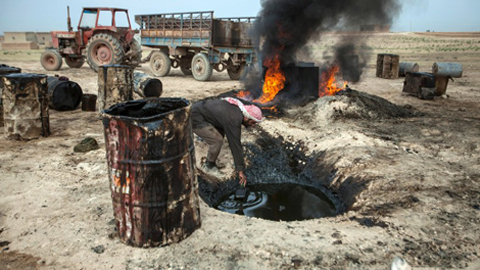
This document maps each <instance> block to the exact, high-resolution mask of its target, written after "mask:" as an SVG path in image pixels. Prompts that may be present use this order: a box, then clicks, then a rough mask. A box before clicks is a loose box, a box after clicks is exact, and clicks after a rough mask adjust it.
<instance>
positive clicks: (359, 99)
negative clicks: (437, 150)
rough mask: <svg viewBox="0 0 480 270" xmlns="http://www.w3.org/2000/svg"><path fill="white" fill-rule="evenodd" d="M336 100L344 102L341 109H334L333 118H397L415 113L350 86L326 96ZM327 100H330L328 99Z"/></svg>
mask: <svg viewBox="0 0 480 270" xmlns="http://www.w3.org/2000/svg"><path fill="white" fill-rule="evenodd" d="M326 98H330V99H333V100H335V101H338V102H343V103H346V105H347V106H344V107H343V108H342V109H336V110H335V114H334V118H363V119H378V118H398V117H412V116H415V113H414V112H413V111H412V110H411V109H409V108H406V107H401V106H398V105H395V104H393V103H391V102H390V101H388V100H386V99H384V98H381V97H379V96H375V95H370V94H367V93H365V92H360V91H356V90H353V89H350V88H347V89H346V90H342V91H340V92H338V93H337V95H336V96H334V97H326ZM328 102H332V101H331V100H329V101H328Z"/></svg>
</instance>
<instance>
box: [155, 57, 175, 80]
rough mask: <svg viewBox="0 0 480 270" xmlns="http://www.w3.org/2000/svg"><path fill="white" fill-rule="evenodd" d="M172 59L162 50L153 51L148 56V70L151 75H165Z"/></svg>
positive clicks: (168, 70) (168, 71)
mask: <svg viewBox="0 0 480 270" xmlns="http://www.w3.org/2000/svg"><path fill="white" fill-rule="evenodd" d="M171 67H172V60H170V58H169V57H168V55H167V54H166V53H164V52H154V53H153V54H152V56H151V57H150V70H151V71H152V73H153V75H155V76H158V77H165V76H167V75H168V73H170V68H171Z"/></svg>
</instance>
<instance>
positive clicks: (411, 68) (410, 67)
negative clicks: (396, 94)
mask: <svg viewBox="0 0 480 270" xmlns="http://www.w3.org/2000/svg"><path fill="white" fill-rule="evenodd" d="M419 69H420V67H419V66H418V64H417V63H411V62H401V63H400V65H399V68H398V76H399V77H405V76H406V74H407V72H418V70H419Z"/></svg>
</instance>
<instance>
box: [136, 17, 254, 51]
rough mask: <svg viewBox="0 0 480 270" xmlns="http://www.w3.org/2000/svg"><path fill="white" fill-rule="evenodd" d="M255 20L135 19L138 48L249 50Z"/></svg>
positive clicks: (251, 46) (246, 18)
mask: <svg viewBox="0 0 480 270" xmlns="http://www.w3.org/2000/svg"><path fill="white" fill-rule="evenodd" d="M254 20H255V17H236V18H214V15H213V11H202V12H186V13H164V14H150V15H136V16H135V22H136V23H137V24H138V25H140V30H141V44H142V45H143V46H149V47H162V46H173V47H200V48H202V47H217V46H221V47H233V48H234V49H241V48H253V46H254V44H253V42H252V39H251V38H250V36H249V31H250V29H251V28H252V27H253V22H254Z"/></svg>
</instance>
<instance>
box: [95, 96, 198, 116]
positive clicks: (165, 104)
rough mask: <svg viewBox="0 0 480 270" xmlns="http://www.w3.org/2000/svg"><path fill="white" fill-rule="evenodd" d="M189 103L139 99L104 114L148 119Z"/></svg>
mask: <svg viewBox="0 0 480 270" xmlns="http://www.w3.org/2000/svg"><path fill="white" fill-rule="evenodd" d="M189 104H190V103H189V101H187V100H186V99H182V98H161V99H160V98H157V99H148V100H147V99H140V100H135V101H129V102H126V103H119V104H116V105H113V106H112V107H110V108H109V109H107V110H104V112H105V113H107V114H109V115H114V116H126V117H131V118H149V117H155V116H158V115H162V114H165V113H170V112H172V111H174V110H176V109H182V108H185V107H186V106H188V105H189Z"/></svg>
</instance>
